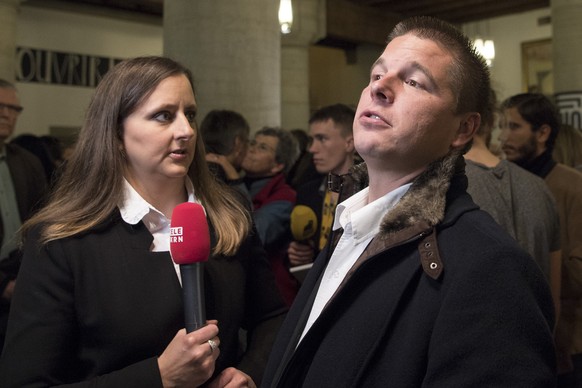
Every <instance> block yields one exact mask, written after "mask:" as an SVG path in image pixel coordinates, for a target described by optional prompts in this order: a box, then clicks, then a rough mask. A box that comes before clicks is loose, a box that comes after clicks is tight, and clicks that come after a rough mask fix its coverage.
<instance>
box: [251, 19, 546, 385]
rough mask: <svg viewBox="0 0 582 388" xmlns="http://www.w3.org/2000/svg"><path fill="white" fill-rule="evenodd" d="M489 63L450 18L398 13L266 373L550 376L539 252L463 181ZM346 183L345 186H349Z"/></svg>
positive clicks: (272, 376) (325, 379)
mask: <svg viewBox="0 0 582 388" xmlns="http://www.w3.org/2000/svg"><path fill="white" fill-rule="evenodd" d="M489 89H490V80H489V71H488V68H487V65H486V63H485V61H484V59H483V58H481V57H480V56H478V55H477V54H476V52H475V50H474V48H473V47H472V45H471V42H470V41H469V39H468V38H467V37H465V36H464V35H463V34H462V33H461V32H459V31H458V30H457V29H456V28H455V27H454V26H452V25H450V24H448V23H445V22H442V21H440V20H438V19H434V18H430V17H416V18H411V19H407V20H404V21H402V22H400V23H399V24H398V25H397V26H396V27H395V28H394V30H393V31H392V33H391V34H390V36H389V43H388V45H387V46H386V48H385V50H384V52H383V53H382V54H381V56H380V57H379V58H378V60H377V61H376V62H375V63H374V64H373V66H372V69H371V74H370V82H369V84H368V86H366V88H364V90H363V92H362V94H361V97H360V101H359V104H358V108H357V111H356V117H355V121H354V144H355V148H356V151H357V152H358V153H359V154H360V155H361V157H362V158H363V160H364V162H365V163H361V164H358V165H356V166H354V167H353V168H352V174H351V175H350V176H345V177H343V179H342V182H341V185H338V186H341V193H340V201H341V202H340V203H339V204H338V205H337V209H336V215H335V221H334V226H333V229H332V230H333V232H332V233H333V234H332V236H331V237H330V240H329V242H330V243H329V244H328V246H327V247H326V249H324V251H322V253H321V254H320V255H319V256H318V258H317V259H316V261H315V263H314V266H313V268H312V269H311V270H310V271H309V273H308V274H307V277H306V279H305V281H304V282H303V285H302V287H301V289H300V291H299V294H298V295H297V298H296V300H295V302H294V304H293V306H292V308H291V310H290V312H289V314H288V315H287V318H286V321H285V322H284V324H283V326H282V328H281V330H280V332H279V335H278V337H277V340H276V342H275V345H274V347H273V351H272V353H271V355H270V358H269V362H268V364H267V369H266V371H265V376H264V379H263V383H262V386H263V387H293V388H297V387H334V388H338V387H346V388H347V387H366V388H367V387H433V388H434V387H443V388H444V387H447V388H450V387H485V386H486V387H504V388H505V387H550V386H552V385H553V384H555V355H554V349H553V341H552V328H553V326H554V316H553V304H552V298H551V294H550V290H549V286H548V284H547V282H546V280H545V278H544V276H543V274H542V272H541V271H540V270H539V268H538V267H537V265H536V264H535V262H534V261H533V260H532V259H531V258H530V257H529V256H528V254H527V253H525V251H523V250H522V249H521V248H520V247H519V246H518V244H517V243H516V242H515V240H513V239H512V238H511V237H510V236H509V235H508V234H507V233H506V232H505V231H504V230H503V229H502V228H501V227H500V226H499V225H498V224H497V223H496V222H495V221H494V220H493V219H492V218H491V216H489V215H488V214H487V213H485V212H483V211H481V210H479V208H478V207H477V206H476V205H475V203H474V202H473V201H472V199H471V197H470V196H469V195H468V194H467V192H466V189H467V178H466V176H465V174H464V159H463V156H462V155H463V153H464V152H465V151H466V150H467V148H468V146H469V145H470V142H471V139H472V136H473V134H474V132H475V130H476V129H477V128H478V127H479V122H480V113H481V112H482V109H483V108H485V107H486V104H487V103H488V93H489ZM343 198H347V199H345V200H343V201H342V199H343Z"/></svg>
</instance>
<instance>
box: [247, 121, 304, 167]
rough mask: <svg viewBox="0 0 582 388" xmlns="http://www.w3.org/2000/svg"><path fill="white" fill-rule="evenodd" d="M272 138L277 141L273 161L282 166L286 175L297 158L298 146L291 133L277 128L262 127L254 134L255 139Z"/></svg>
mask: <svg viewBox="0 0 582 388" xmlns="http://www.w3.org/2000/svg"><path fill="white" fill-rule="evenodd" d="M259 135H263V136H273V137H276V138H277V139H279V141H278V142H277V149H276V150H275V161H276V162H277V163H281V164H283V165H284V166H285V167H284V168H283V172H284V173H288V172H289V170H290V169H291V167H293V164H295V162H296V161H297V158H298V157H299V144H298V143H297V140H296V139H295V136H293V135H292V134H291V132H289V131H287V130H285V129H283V128H278V127H263V128H261V129H259V130H258V131H257V133H255V137H256V136H259Z"/></svg>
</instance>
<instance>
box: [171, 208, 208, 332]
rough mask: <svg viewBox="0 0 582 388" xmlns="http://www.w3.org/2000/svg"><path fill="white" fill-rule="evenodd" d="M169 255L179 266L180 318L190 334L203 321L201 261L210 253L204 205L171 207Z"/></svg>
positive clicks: (202, 267)
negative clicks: (182, 300) (180, 286)
mask: <svg viewBox="0 0 582 388" xmlns="http://www.w3.org/2000/svg"><path fill="white" fill-rule="evenodd" d="M170 254H171V255H172V260H174V263H176V264H179V265H180V276H181V278H182V295H183V299H184V321H185V327H186V332H188V333H190V332H192V331H194V330H196V329H199V328H200V327H202V326H204V325H205V324H206V309H205V303H204V262H205V261H208V256H209V255H210V233H209V232H208V223H207V222H206V213H205V212H204V208H203V207H202V206H201V205H199V204H197V203H192V202H185V203H181V204H179V205H178V206H176V207H175V208H174V211H173V213H172V221H171V222H170Z"/></svg>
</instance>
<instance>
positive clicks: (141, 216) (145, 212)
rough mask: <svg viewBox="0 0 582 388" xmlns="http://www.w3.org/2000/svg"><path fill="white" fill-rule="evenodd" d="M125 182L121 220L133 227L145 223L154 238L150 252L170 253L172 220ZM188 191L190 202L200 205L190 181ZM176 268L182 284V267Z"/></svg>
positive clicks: (120, 208)
mask: <svg viewBox="0 0 582 388" xmlns="http://www.w3.org/2000/svg"><path fill="white" fill-rule="evenodd" d="M123 181H124V182H123V183H124V196H123V198H125V201H124V203H122V204H120V205H118V207H119V211H120V213H121V218H122V219H123V220H124V221H125V222H127V223H128V224H131V225H136V224H138V223H139V222H140V221H143V223H144V225H145V226H146V228H147V229H148V230H149V231H150V233H151V234H152V236H153V237H154V241H153V242H152V246H151V247H150V250H151V251H152V252H168V251H169V250H170V220H169V219H168V217H166V216H165V215H164V213H162V212H161V211H159V210H158V209H156V208H155V207H153V206H152V205H151V204H150V203H148V202H147V201H146V200H145V199H143V198H142V196H141V195H139V194H138V192H137V191H135V189H134V188H133V186H131V184H130V183H129V182H128V181H127V180H126V179H124V180H123ZM186 190H187V192H188V202H196V203H199V202H198V201H197V200H196V197H195V196H194V186H193V185H192V182H191V181H190V179H186ZM174 268H175V269H176V274H177V275H178V279H179V280H180V282H181V277H180V266H179V265H177V264H175V263H174Z"/></svg>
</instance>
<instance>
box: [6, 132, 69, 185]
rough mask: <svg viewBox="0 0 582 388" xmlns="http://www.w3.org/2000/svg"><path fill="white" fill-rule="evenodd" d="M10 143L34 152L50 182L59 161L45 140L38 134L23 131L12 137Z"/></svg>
mask: <svg viewBox="0 0 582 388" xmlns="http://www.w3.org/2000/svg"><path fill="white" fill-rule="evenodd" d="M10 143H11V144H16V145H18V146H20V147H22V148H24V149H26V150H28V151H29V152H30V153H32V154H34V156H36V157H37V158H38V159H39V160H40V162H41V163H42V166H43V169H44V172H45V175H46V179H47V181H48V182H51V181H52V180H53V176H54V174H55V170H56V169H57V167H58V163H59V161H58V160H56V159H55V158H54V157H53V155H52V153H51V151H50V150H49V148H48V147H47V143H46V140H43V138H42V137H40V136H36V135H33V134H30V133H24V134H21V135H18V136H16V137H14V138H13V139H12V140H11V141H10Z"/></svg>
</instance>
